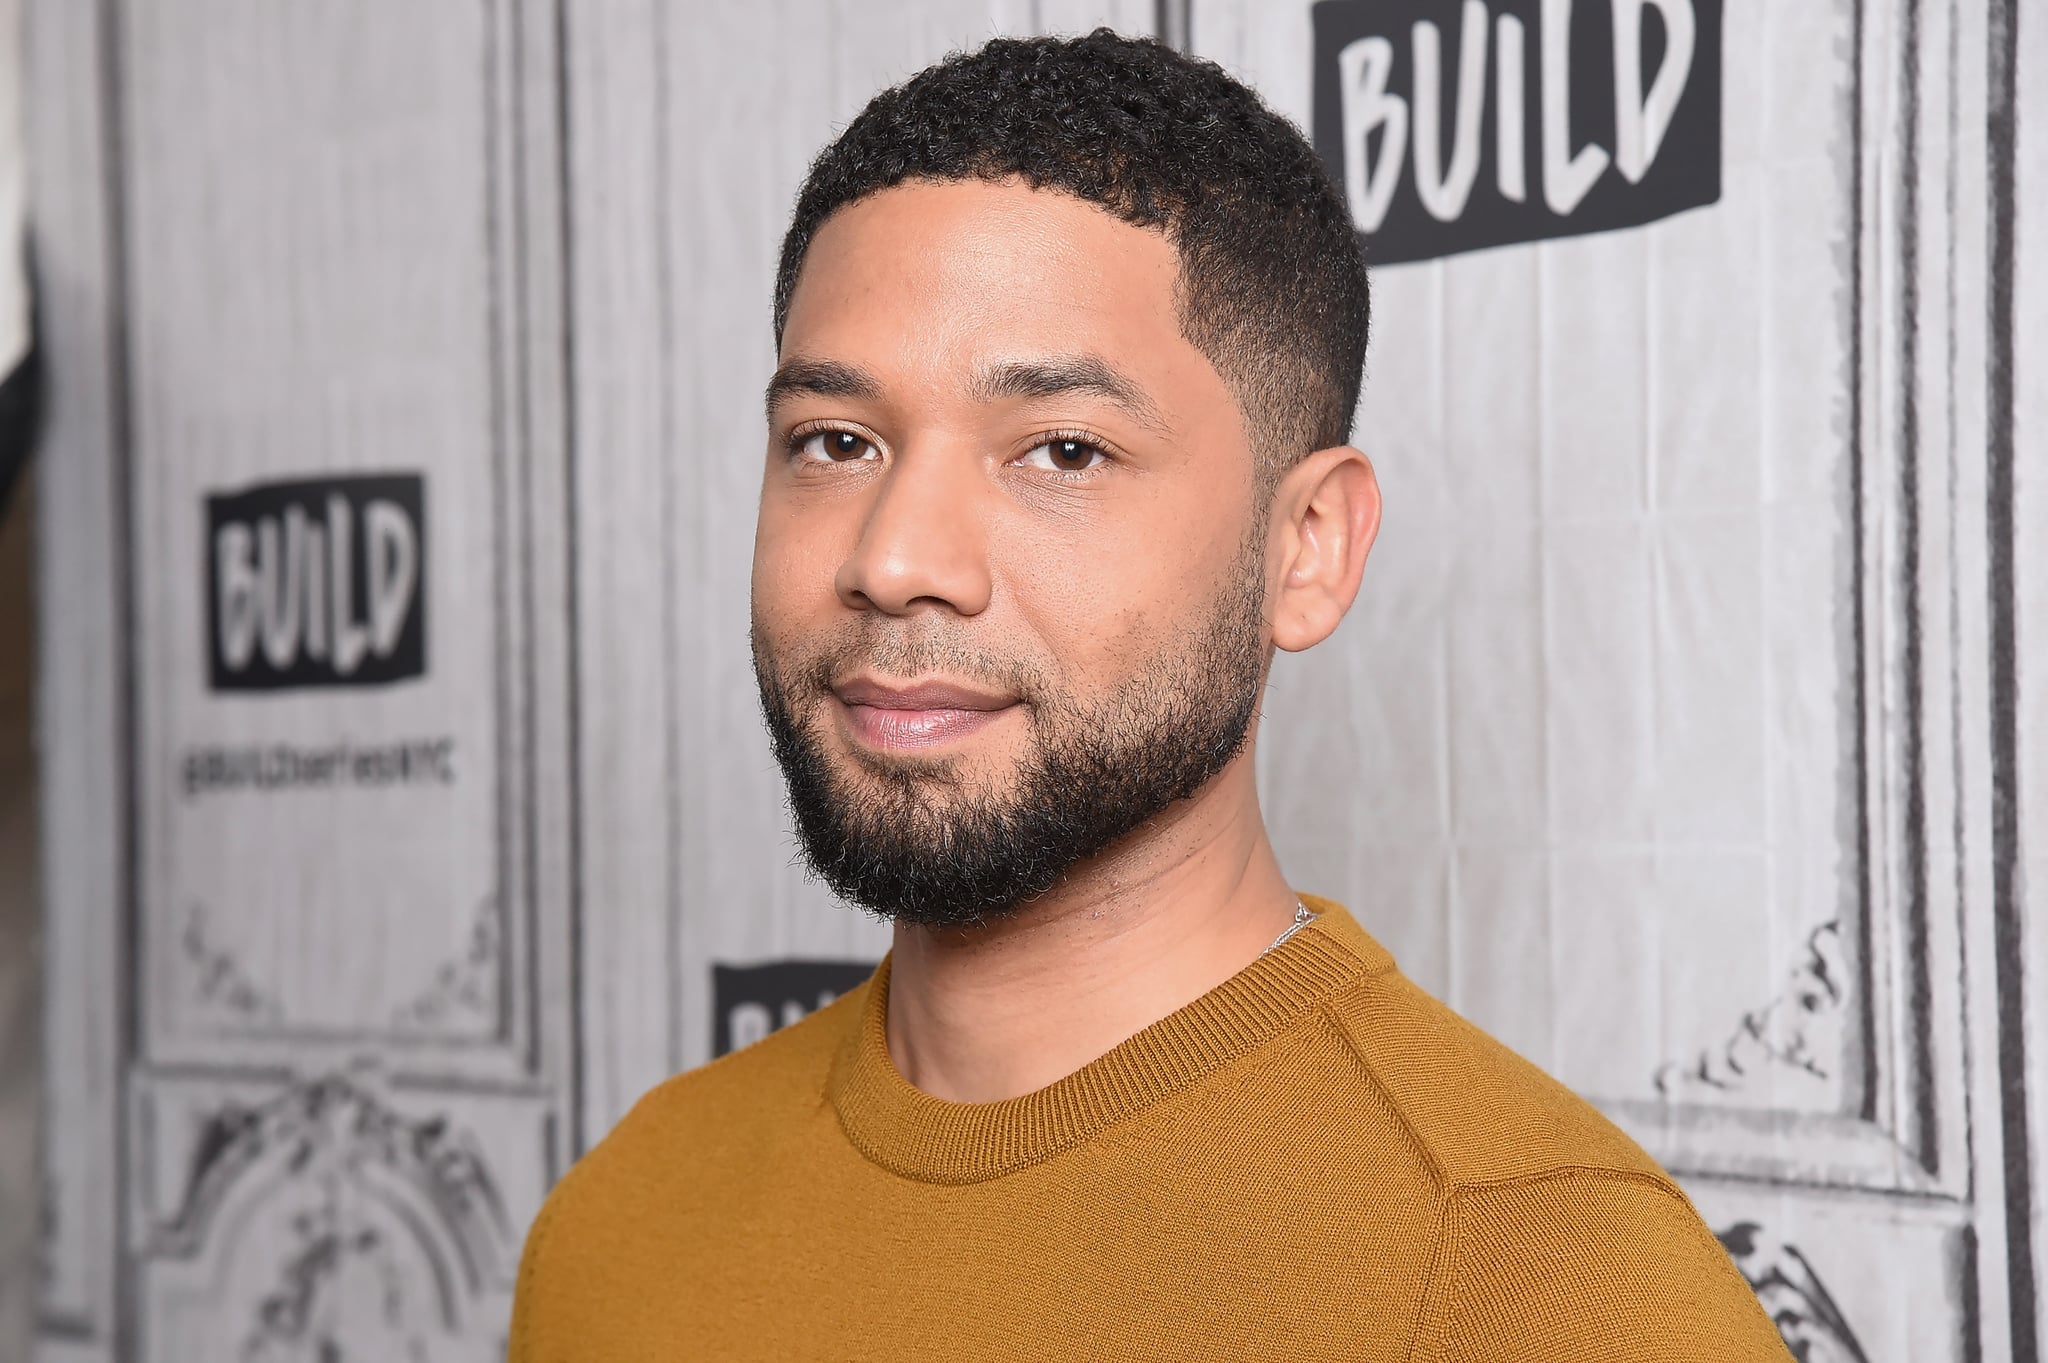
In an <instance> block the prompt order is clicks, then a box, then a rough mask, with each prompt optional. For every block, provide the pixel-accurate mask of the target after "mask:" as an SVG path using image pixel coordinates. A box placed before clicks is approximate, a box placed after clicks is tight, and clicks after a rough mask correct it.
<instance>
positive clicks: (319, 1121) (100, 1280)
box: [35, 0, 574, 1360]
mask: <svg viewBox="0 0 2048 1363" xmlns="http://www.w3.org/2000/svg"><path fill="white" fill-rule="evenodd" d="M90 15H91V19H90V22H88V21H87V19H85V18H82V17H80V16H79V13H78V12H76V11H74V10H72V9H59V8H58V7H51V6H42V7H38V10H37V13H36V15H35V20H36V24H37V28H36V33H37V35H38V37H37V39H36V41H37V47H38V52H39V55H41V56H43V57H45V58H47V59H49V60H50V61H51V62H52V63H53V66H54V67H55V68H56V69H57V70H58V71H64V72H66V73H67V74H68V76H69V77H70V83H69V85H68V87H67V89H66V90H65V92H64V93H63V94H62V95H58V94H51V95H50V96H49V97H48V102H49V104H50V105H52V106H53V108H52V109H51V110H49V111H47V116H48V121H47V122H44V123H39V127H38V139H39V144H40V145H42V146H43V147H45V148H46V149H47V148H50V147H51V146H52V145H53V144H54V143H55V142H56V140H57V139H58V138H62V137H67V136H68V137H69V138H71V139H73V140H76V141H78V142H87V141H89V140H90V141H93V142H94V145H93V146H92V147H91V150H92V151H94V152H95V153H96V154H98V155H99V156H100V157H101V158H102V160H101V162H100V164H101V166H102V168H103V174H102V175H101V176H100V177H99V178H98V179H97V180H96V181H93V182H90V183H88V184H83V185H80V184H72V185H69V186H68V188H69V192H70V194H71V195H72V196H74V199H75V201H76V204H77V208H76V212H77V214H78V216H79V217H81V218H89V219H91V220H92V221H91V222H90V223H89V226H90V227H92V228H94V229H96V231H97V235H94V234H93V233H91V232H87V233H81V234H80V235H79V236H78V237H67V238H65V239H64V240H63V241H61V242H60V243H58V244H57V245H56V246H55V248H54V249H53V250H52V251H51V255H50V259H51V264H52V273H53V275H54V276H55V277H57V278H63V279H67V280H69V281H71V288H72V292H71V295H70V299H69V301H70V302H71V303H72V307H73V310H74V312H75V314H76V315H75V317H72V318H67V319H66V322H65V323H64V324H60V326H59V328H58V329H57V330H56V331H55V332H54V337H53V339H54V341H55V344H56V349H55V353H56V354H57V355H58V356H59V360H58V364H57V367H60V368H62V369H64V371H65V373H66V375H67V379H69V378H70V377H71V376H74V375H75V376H77V378H78V379H79V380H83V381H84V382H85V383H92V382H94V381H98V382H101V383H103V385H104V386H103V387H100V388H99V389H97V390H96V391H95V390H94V389H93V388H90V387H86V386H82V385H81V386H80V387H78V388H67V387H65V386H64V385H63V384H61V383H60V385H59V386H58V389H57V394H56V401H55V402H54V404H53V405H54V407H55V408H56V414H55V422H54V424H55V426H56V428H57V429H58V430H60V431H70V432H72V440H73V441H74V442H75V446H76V448H75V450H74V451H71V453H73V457H75V458H76V459H77V460H78V461H79V465H80V469H81V473H80V475H79V476H80V477H81V478H93V479H104V480H105V481H104V483H95V484H92V485H90V486H89V488H88V489H86V491H88V493H89V495H90V496H91V497H92V498H93V505H92V507H91V511H92V513H93V516H104V517H105V518H106V519H105V522H104V523H105V524H106V525H107V526H108V528H109V530H110V531H111V533H110V534H108V535H107V536H106V537H105V538H104V539H101V540H99V541H97V542H95V541H94V540H93V539H92V538H90V537H89V536H88V538H87V539H86V540H85V547H86V549H87V550H88V551H93V550H97V551H98V552H99V553H100V555H101V557H100V558H99V562H100V563H102V564H103V565H104V567H103V568H102V569H101V572H102V574H103V575H104V574H111V576H110V577H108V576H102V577H101V578H99V579H97V580H92V579H89V580H87V581H86V582H85V583H83V584H80V583H62V584H53V591H52V594H53V595H54V596H59V597H60V603H59V605H58V607H57V612H56V613H58V614H61V613H64V612H65V611H67V610H70V609H73V604H72V603H70V602H68V601H64V600H61V598H62V597H63V596H66V595H68V594H69V593H70V592H72V591H77V590H79V589H80V587H81V586H83V587H85V588H86V589H87V590H91V589H92V588H94V587H97V589H98V592H99V593H102V594H103V599H104V602H105V604H106V606H107V607H108V608H109V610H110V615H111V618H109V619H106V620H105V621H104V622H102V621H100V620H96V619H94V618H93V617H92V616H91V614H90V612H91V610H92V609H93V608H95V607H97V606H99V605H100V604H101V602H100V599H93V600H88V601H85V602H82V603H78V604H82V605H83V606H84V607H85V608H86V610H85V612H84V613H83V614H82V616H81V617H80V618H81V626H80V632H81V634H82V635H83V638H82V639H81V640H80V643H79V646H78V647H76V648H65V647H61V646H60V647H59V648H58V649H57V650H55V657H54V659H53V662H52V665H51V669H50V671H49V672H48V673H46V677H47V678H49V679H51V680H52V681H53V682H54V685H52V686H51V688H50V689H51V690H52V692H53V693H55V694H57V695H65V696H67V699H66V700H65V701H53V702H52V704H53V707H68V706H69V705H71V704H75V703H77V704H87V705H90V706H91V710H90V712H89V713H85V714H81V715H80V717H79V719H78V721H76V722H77V724H78V725H79V726H80V727H87V726H90V727H92V728H93V729H94V730H95V731H96V732H97V733H99V734H103V735H104V736H105V740H110V741H111V742H112V743H113V745H114V747H115V764H114V768H113V770H111V771H103V770H97V769H92V768H88V769H87V771H86V772H85V773H84V774H83V777H82V779H81V781H80V784H81V786H82V787H83V789H81V791H80V794H79V797H78V803H79V806H80V809H79V812H78V814H77V815H67V816H64V819H63V821H60V825H59V827H58V828H56V829H54V830H53V833H52V836H53V839H54V840H56V846H55V849H54V853H53V864H56V865H58V866H60V867H62V866H68V867H70V868H72V870H71V872H70V873H71V874H72V875H74V876H75V875H76V874H77V868H79V867H81V866H95V865H98V864H100V859H101V858H103V857H105V858H108V859H109V860H111V862H112V863H113V867H112V873H111V874H110V875H107V876H105V877H104V878H101V879H98V880H96V881H94V882H93V885H92V890H93V894H92V897H91V898H90V899H88V900H85V901H84V902H81V903H79V904H77V905H76V909H77V914H78V922H79V924H80V926H81V928H82V929H84V930H85V932H87V933H89V934H90V935H89V936H88V937H86V939H85V940H84V942H83V943H81V944H80V947H74V946H72V945H71V944H70V943H68V942H65V943H60V944H58V947H57V950H56V951H54V952H53V960H54V963H55V965H56V966H57V968H58V970H59V971H60V972H61V973H62V975H63V978H62V980H61V982H60V983H59V984H57V985H56V987H54V988H53V991H52V992H53V996H61V997H63V998H65V1000H66V1002H64V1003H63V1004H61V1005H59V1008H58V1011H60V1012H63V1011H67V1010H69V1009H73V1008H76V1009H79V1010H81V1011H82V1012H84V1013H85V1016H83V1017H81V1018H80V1019H78V1021H77V1022H76V1023H72V1022H70V1021H69V1020H68V1019H67V1020H66V1021H64V1022H60V1023H59V1024H58V1025H57V1026H54V1027H53V1028H52V1040H51V1055H52V1059H53V1062H55V1065H54V1066H53V1070H52V1073H53V1075H55V1076H56V1079H55V1083H54V1085H53V1087H54V1088H55V1089H56V1091H57V1093H56V1096H55V1097H54V1100H53V1113H54V1120H55V1121H56V1122H57V1123H59V1124H60V1125H59V1126H58V1128H57V1130H58V1133H59V1139H58V1140H56V1141H54V1142H53V1146H54V1147H55V1148H58V1149H60V1150H63V1152H64V1153H62V1154H60V1155H58V1156H57V1157H56V1158H55V1159H53V1161H52V1166H51V1211H52V1215H51V1217H50V1225H49V1226H48V1228H47V1235H48V1250H47V1253H48V1258H49V1260H50V1264H51V1273H50V1286H49V1290H48V1292H47V1295H46V1317H47V1332H48V1333H49V1334H51V1335H53V1336H55V1337H58V1338H63V1339H69V1340H72V1341H73V1342H74V1343H76V1344H77V1345H79V1346H80V1347H82V1348H85V1349H87V1350H88V1351H92V1352H97V1353H101V1354H102V1355H103V1356H107V1357H112V1358H121V1359H149V1358H161V1359H172V1360H183V1359H189V1358H199V1357H223V1358H224V1357H243V1358H255V1357H272V1356H279V1355H281V1354H283V1353H294V1354H296V1353H302V1352H307V1353H311V1354H315V1355H319V1356H338V1351H343V1352H349V1353H356V1352H361V1351H364V1350H367V1351H368V1352H369V1354H370V1355H372V1356H379V1357H386V1356H388V1357H421V1358H428V1357H431V1358H446V1357H457V1356H460V1357H481V1356H486V1355H487V1354H489V1353H490V1352H491V1351H492V1350H494V1349H497V1348H501V1347H502V1340H503V1334H504V1327H505V1317H506V1313H507V1310H508V1308H509V1301H510V1292H511V1277H512V1272H513V1269H514V1267H515V1265H516V1262H517V1254H518V1248H519V1245H520V1242H521V1239H522V1237H523V1234H524V1229H525V1226H526V1223H527V1220H528V1218H530V1216H531V1215H532V1213H533V1211H534V1209H535V1208H536V1207H537V1206H538V1205H539V1201H540V1198H541V1197H542V1196H543V1195H544V1194H545V1192H546V1190H547V1188H548V1187H549V1186H550V1185H551V1183H552V1182H553V1180H554V1179H555V1178H556V1177H558V1176H559V1174H560V1173H561V1171H562V1169H563V1168H565V1167H566V1164H567V1162H568V1160H569V1159H570V1158H571V1157H572V1156H573V1154H574V1150H573V1149H572V1148H571V1147H570V1145H569V1142H568V1140H567V1134H568V1133H566V1132H565V1131H564V1130H563V1129H562V1118H563V1117H564V1116H565V1115H566V1113H567V1112H568V1110H569V1105H568V1103H567V1102H566V1096H567V1094H568V1092H569V1088H570V1085H569V1080H570V1077H571V1074H570V1065H569V1050H568V1047H569V1043H570V1040H571V1038H572V1035H573V1027H572V1019H571V1018H570V1017H569V1015H568V1013H567V1011H566V1005H567V1003H568V1000H567V997H566V991H565V989H564V988H563V985H564V983H565V982H566V980H567V978H568V957H567V951H566V946H567V942H568V933H567V928H568V917H567V913H568V907H569V901H570V882H569V878H568V877H569V871H570V859H569V833H570V827H569V817H568V816H569V810H568V802H567V790H568V784H567V780H566V777H567V774H568V766H567V760H566V759H567V752H568V748H567V743H566V739H567V735H568V732H569V728H570V717H569V695H568V681H569V658H570V654H569V640H570V629H569V621H568V618H567V605H568V603H567V599H566V590H565V588H566V579H567V559H566V551H567V544H568V532H569V523H568V519H567V499H566V497H565V495H564V493H565V491H566V466H565V463H564V460H565V457H566V446H565V440H564V437H565V434H566V432H565V429H564V419H565V412H566V408H565V399H564V394H563V393H562V382H563V379H562V373H561V368H560V361H561V356H562V354H563V352H564V349H565V345H564V337H563V333H562V307H561V302H562V289H563V277H562V244H561V240H560V222H561V218H562V207H561V174H560V158H559V136H558V131H559V112H558V102H557V100H556V93H557V91H558V90H559V80H558V72H557V66H556V59H555V55H554V46H553V44H554V37H555V33H556V27H557V25H556V20H557V15H556V12H555V10H554V9H553V8H552V7H551V6H548V5H545V4H520V3H516V0H476V3H471V4H465V5H460V6H450V7H445V8H443V7H433V8H432V9H420V10H399V9H383V10H374V11H373V10H365V9H363V8H362V7H360V6H355V5H350V4H341V3H323V4H310V5H295V6H289V7H285V8H282V9H280V8H278V7H275V6H267V5H260V4H249V3H246V0H209V2H207V3H197V4H192V5H184V6H177V7H171V8H166V7H162V6H125V5H108V6H100V7H97V8H95V9H93V10H92V11H90ZM52 79H53V80H57V79H59V77H58V76H56V75H55V74H53V76H52ZM88 107H89V108H90V109H91V110H92V112H91V113H90V114H88V113H86V112H84V111H85V110H86V109H87V108H88ZM59 164H63V163H62V162H60V163H59ZM65 205H66V200H65V199H64V198H63V197H61V196H60V197H59V198H58V200H57V203H56V206H57V207H59V208H62V207H64V206H65ZM59 221H61V219H59ZM57 297H59V298H63V297H64V295H63V294H58V295H57ZM85 319H90V320H91V321H93V322H94V323H95V324H97V325H98V326H99V327H100V328H102V330H101V332H100V333H99V334H97V335H90V336H75V337H74V336H70V335H67V334H66V332H65V331H64V330H63V327H64V326H66V325H71V326H75V325H78V324H79V322H80V321H81V320H85ZM95 402H96V403H97V406H98V409H99V411H98V412H96V411H95V408H94V406H93V404H94V403H95ZM101 412H103V413H104V418H103V423H102V424H99V425H92V424H89V423H90V422H91V420H92V417H93V416H94V415H98V414H99V413H101ZM53 495H54V496H57V497H60V498H61V497H69V496H73V495H77V494H75V493H73V492H72V491H71V490H70V489H67V488H66V487H65V486H64V484H63V483H62V482H59V484H58V485H57V490H56V491H55V492H54V493H53ZM64 509H65V510H66V511H68V512H69V513H70V519H71V520H72V521H76V522H81V523H82V524H81V528H82V529H84V530H86V531H88V532H91V531H92V530H93V529H94V528H95V526H96V525H97V524H98V523H99V522H97V521H95V520H94V519H93V516H87V515H82V514H81V512H80V509H79V508H75V507H66V508H64ZM102 627H104V629H105V633H100V632H99V631H100V630H101V628H102ZM101 677H105V678H110V679H113V680H114V681H116V683H117V688H116V690H115V692H114V693H113V694H111V695H108V694H102V693H100V692H98V691H96V690H94V689H92V688H93V684H94V683H95V682H96V681H97V680H98V679H99V678H101ZM75 683H83V685H82V686H80V687H79V695H78V698H77V700H76V701H72V700H70V699H69V698H68V693H69V692H70V690H71V687H72V686H73V685H74V684H75ZM65 723H68V721H66V722H65ZM53 727H57V726H56V725H53ZM58 732H59V734H60V736H61V734H62V733H63V732H64V729H62V728H58ZM103 741H104V740H103ZM80 748H81V752H82V753H83V752H89V751H91V748H92V744H91V743H89V742H88V743H82V744H81V745H80ZM91 814H100V815H110V816H111V818H110V819H105V820H103V821H101V822H97V823H93V822H91V821H90V815H91ZM61 887H62V873H60V893H61V892H62V888H61ZM81 948H82V950H83V952H84V953H85V954H88V955H89V957H90V959H89V960H87V961H84V962H81V963H79V964H76V965H74V964H72V963H71V958H72V953H73V952H74V951H76V950H80V949H81ZM103 999H111V1000H114V1001H115V1002H114V1003H113V1004H112V1006H104V1005H101V1004H99V1002H98V1001H99V1000H103ZM74 1000H75V1001H74ZM87 1010H89V1011H87ZM74 1028H76V1029H77V1030H74ZM79 1031H82V1032H83V1036H82V1037H81V1036H79V1034H78V1033H79ZM79 1051H83V1052H84V1054H82V1055H80V1054H77V1052H79ZM67 1060H69V1061H74V1062H77V1063H75V1064H73V1065H71V1066H67V1067H61V1068H59V1067H56V1066H63V1065H64V1062H65V1061H67ZM74 1130H75V1132H76V1136H77V1140H76V1142H75V1149H71V1148H67V1147H72V1146H73V1145H74V1142H73V1141H72V1139H71V1138H70V1133H71V1132H72V1131H74ZM102 1131H104V1132H105V1133H106V1135H105V1137H104V1138H103V1137H102V1136H101V1134H100V1133H101V1132H102ZM102 1139H104V1140H105V1141H106V1144H105V1145H100V1144H99V1142H100V1141H101V1140H102ZM102 1151H105V1152H107V1153H106V1154H102V1153H101V1152H102ZM109 1154H110V1155H111V1158H108V1157H107V1156H108V1155H109ZM89 1161H96V1162H90V1163H89ZM88 1217H91V1218H94V1219H91V1220H88V1219H87V1218H88ZM74 1256H76V1257H77V1259H78V1260H79V1261H80V1266H79V1268H78V1269H77V1270H71V1271H69V1272H67V1270H70V1265H71V1263H72V1262H73V1258H74ZM373 1335H374V1337H373Z"/></svg>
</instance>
